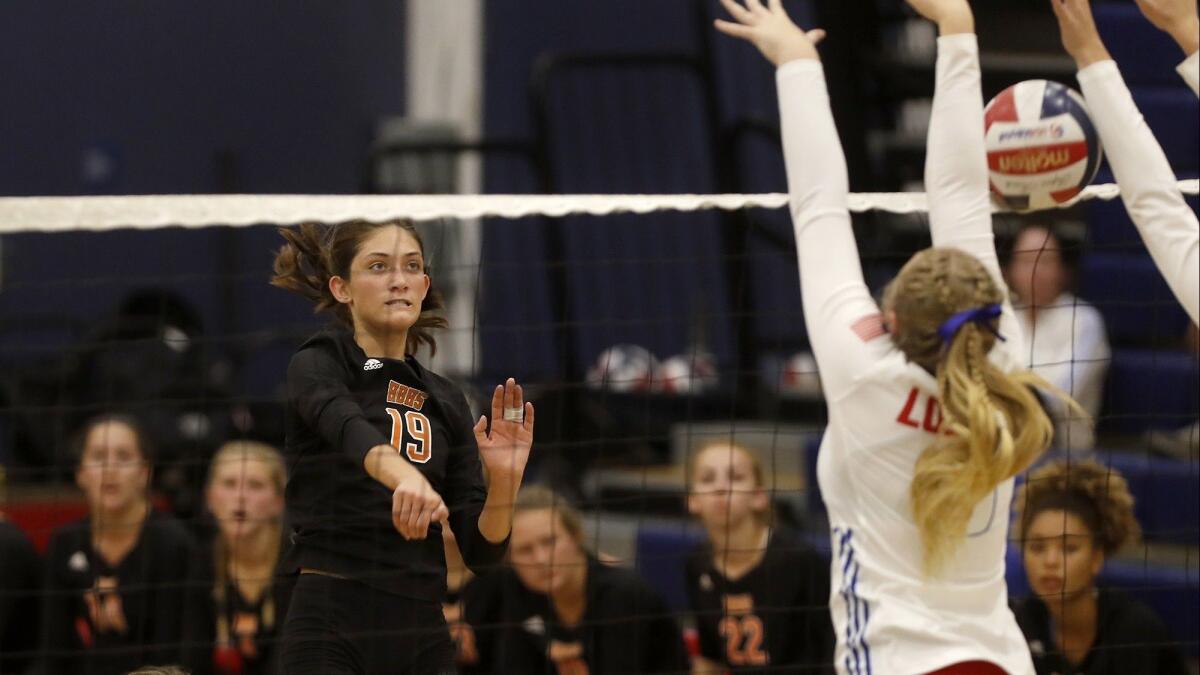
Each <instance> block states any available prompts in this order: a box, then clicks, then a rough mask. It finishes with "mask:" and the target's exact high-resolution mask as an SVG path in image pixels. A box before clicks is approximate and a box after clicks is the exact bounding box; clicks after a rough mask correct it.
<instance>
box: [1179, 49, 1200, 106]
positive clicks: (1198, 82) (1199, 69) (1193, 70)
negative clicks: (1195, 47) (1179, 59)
mask: <svg viewBox="0 0 1200 675" xmlns="http://www.w3.org/2000/svg"><path fill="white" fill-rule="evenodd" d="M1175 70H1176V71H1177V72H1178V73H1179V76H1180V77H1182V78H1183V81H1184V82H1187V86H1189V87H1191V89H1192V93H1193V94H1196V95H1197V96H1200V52H1196V53H1195V54H1192V55H1191V56H1189V57H1187V59H1186V60H1184V62H1183V63H1181V64H1179V67H1178V68H1176V69H1175Z"/></svg>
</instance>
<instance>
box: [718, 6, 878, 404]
mask: <svg viewBox="0 0 1200 675" xmlns="http://www.w3.org/2000/svg"><path fill="white" fill-rule="evenodd" d="M722 4H723V5H724V6H725V8H726V9H727V10H728V11H729V14H730V15H731V16H732V18H733V19H734V21H733V22H729V21H718V22H717V27H718V29H720V30H721V31H722V32H725V33H727V34H729V35H733V36H735V37H739V38H742V39H745V40H747V41H749V42H751V43H753V44H754V45H755V46H756V47H758V49H759V51H761V52H762V53H763V55H764V56H765V57H767V59H768V60H769V61H771V62H772V63H774V64H775V65H776V66H777V67H778V70H777V71H776V86H777V87H778V89H779V113H780V121H781V124H782V132H783V156H784V163H785V164H786V167H787V176H788V192H789V194H790V197H791V212H792V224H793V229H794V231H795V236H796V250H797V254H798V258H799V266H800V292H801V299H802V301H803V303H804V316H805V322H806V324H807V326H808V334H809V339H810V340H811V342H812V347H813V353H814V354H815V355H816V358H817V364H818V366H819V368H820V371H821V382H822V385H823V387H824V389H825V393H826V396H828V397H831V398H834V397H837V396H839V395H840V394H841V393H842V392H844V391H845V390H846V389H847V388H848V387H849V386H850V385H851V384H852V382H853V379H854V376H855V374H856V373H857V372H858V370H859V369H861V368H864V367H867V366H869V365H870V364H871V363H872V362H874V360H875V359H876V358H878V356H879V355H880V354H881V353H882V352H881V351H880V350H881V349H882V347H881V344H882V342H883V341H876V342H874V343H873V344H870V343H868V342H867V338H865V337H864V338H863V339H861V340H860V339H855V333H856V331H855V330H854V326H855V324H856V322H857V321H859V320H865V319H870V318H871V317H875V320H876V321H878V313H879V308H878V307H877V306H876V305H875V302H874V300H872V299H871V295H870V292H869V291H868V290H867V287H866V284H865V283H863V275H862V266H861V264H860V263H859V258H858V247H857V245H856V243H855V241H854V231H853V230H852V229H851V226H850V214H849V212H848V211H847V208H846V204H847V200H848V196H849V181H848V179H847V175H846V159H845V156H844V155H843V153H842V146H841V141H840V140H839V139H838V133H837V128H836V126H835V125H834V121H833V114H832V112H831V111H830V108H829V94H828V92H827V91H826V87H825V74H824V71H823V70H822V68H821V61H820V59H819V57H818V56H817V50H816V47H815V43H816V42H818V41H819V40H820V39H821V38H822V37H823V36H824V33H823V32H821V31H819V30H814V31H809V32H807V33H806V32H804V31H803V30H801V29H800V28H798V27H797V26H796V25H795V24H794V23H792V21H791V20H790V19H789V18H788V16H787V14H786V13H785V12H784V10H783V5H782V3H781V2H780V0H770V2H769V4H768V7H764V6H763V5H762V4H761V3H760V2H759V1H758V0H747V3H746V6H745V7H743V6H742V5H740V4H737V3H735V2H733V0H722ZM859 335H860V336H861V335H862V333H859Z"/></svg>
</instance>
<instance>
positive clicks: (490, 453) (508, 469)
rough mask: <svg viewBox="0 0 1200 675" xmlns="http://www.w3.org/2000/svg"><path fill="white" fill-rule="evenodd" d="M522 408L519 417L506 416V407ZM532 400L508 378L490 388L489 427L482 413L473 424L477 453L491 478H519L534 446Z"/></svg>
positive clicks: (512, 408)
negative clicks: (493, 388) (520, 417)
mask: <svg viewBox="0 0 1200 675" xmlns="http://www.w3.org/2000/svg"><path fill="white" fill-rule="evenodd" d="M506 409H507V410H509V411H513V410H520V411H522V419H521V421H515V420H506V419H505V418H504V417H505V415H504V411H505V410H506ZM533 416H534V411H533V404H532V403H530V402H528V401H526V400H525V394H524V392H523V391H522V389H521V385H519V384H517V381H516V380H514V379H513V378H511V377H510V378H508V381H506V382H505V383H504V384H503V385H498V386H497V387H496V389H495V391H493V392H492V419H491V429H490V431H489V429H488V418H487V416H486V415H485V416H482V417H480V418H479V421H478V422H477V423H476V424H475V441H476V442H477V443H478V444H479V457H480V460H481V461H482V462H483V465H484V467H485V468H486V469H487V472H488V478H489V480H490V481H493V482H494V481H496V480H497V479H507V480H510V481H514V480H515V481H516V482H517V483H519V482H520V479H521V476H523V475H524V473H525V464H526V463H528V461H529V449H530V448H531V447H532V446H533Z"/></svg>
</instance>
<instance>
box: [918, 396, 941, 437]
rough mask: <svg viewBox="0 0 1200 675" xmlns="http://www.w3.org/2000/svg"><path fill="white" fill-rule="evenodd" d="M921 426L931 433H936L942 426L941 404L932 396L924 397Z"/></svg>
mask: <svg viewBox="0 0 1200 675" xmlns="http://www.w3.org/2000/svg"><path fill="white" fill-rule="evenodd" d="M921 428H922V429H924V430H925V431H928V432H929V433H931V434H936V433H937V432H938V431H940V430H941V428H942V406H941V404H940V403H938V400H937V399H936V398H934V397H932V396H930V397H929V398H927V399H925V421H924V422H923V423H922V424H921Z"/></svg>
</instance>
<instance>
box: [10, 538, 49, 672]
mask: <svg viewBox="0 0 1200 675" xmlns="http://www.w3.org/2000/svg"><path fill="white" fill-rule="evenodd" d="M41 587H42V582H41V561H40V560H39V559H38V554H37V551H35V550H34V548H33V544H32V543H31V542H30V541H29V538H28V537H26V536H25V533H24V532H22V531H21V528H19V527H17V526H16V525H14V524H12V523H10V522H8V521H5V520H0V673H23V672H25V668H26V667H27V666H28V665H29V663H31V662H32V661H33V657H34V654H36V653H37V647H38V645H37V628H38V625H39V622H38V612H39V610H40V608H39V607H38V603H39V598H40V597H41Z"/></svg>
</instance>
